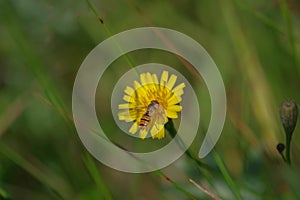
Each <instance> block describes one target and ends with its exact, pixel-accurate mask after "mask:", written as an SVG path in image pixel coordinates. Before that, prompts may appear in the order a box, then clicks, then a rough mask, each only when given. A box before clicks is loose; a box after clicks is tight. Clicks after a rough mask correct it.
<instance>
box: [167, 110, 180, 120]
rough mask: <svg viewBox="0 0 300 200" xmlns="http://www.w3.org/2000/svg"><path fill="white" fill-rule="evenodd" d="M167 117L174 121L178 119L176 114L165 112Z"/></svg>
mask: <svg viewBox="0 0 300 200" xmlns="http://www.w3.org/2000/svg"><path fill="white" fill-rule="evenodd" d="M166 114H167V117H169V118H173V119H176V118H178V114H177V112H174V111H170V110H166Z"/></svg>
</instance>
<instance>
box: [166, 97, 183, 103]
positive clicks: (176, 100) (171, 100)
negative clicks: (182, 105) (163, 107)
mask: <svg viewBox="0 0 300 200" xmlns="http://www.w3.org/2000/svg"><path fill="white" fill-rule="evenodd" d="M180 101H181V98H180V97H177V96H176V95H172V96H171V97H170V98H169V99H168V105H175V104H178V103H179V102H180Z"/></svg>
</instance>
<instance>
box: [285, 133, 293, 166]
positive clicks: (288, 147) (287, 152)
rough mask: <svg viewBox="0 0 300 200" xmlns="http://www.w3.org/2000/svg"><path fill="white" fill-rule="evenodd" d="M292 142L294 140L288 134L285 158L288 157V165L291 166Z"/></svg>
mask: <svg viewBox="0 0 300 200" xmlns="http://www.w3.org/2000/svg"><path fill="white" fill-rule="evenodd" d="M291 140H292V134H286V150H285V157H286V163H287V164H288V165H291V155H290V149H291Z"/></svg>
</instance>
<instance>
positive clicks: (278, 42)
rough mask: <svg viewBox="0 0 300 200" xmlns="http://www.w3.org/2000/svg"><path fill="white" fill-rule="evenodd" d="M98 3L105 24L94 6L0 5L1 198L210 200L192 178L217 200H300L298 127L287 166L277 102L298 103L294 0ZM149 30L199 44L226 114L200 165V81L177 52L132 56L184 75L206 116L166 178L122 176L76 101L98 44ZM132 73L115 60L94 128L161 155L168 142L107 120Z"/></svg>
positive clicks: (16, 0) (299, 13) (299, 58)
mask: <svg viewBox="0 0 300 200" xmlns="http://www.w3.org/2000/svg"><path fill="white" fill-rule="evenodd" d="M91 3H92V4H93V5H94V8H95V9H96V12H97V13H98V15H99V16H100V17H101V19H102V20H103V21H104V25H103V24H101V23H100V21H99V19H98V17H99V16H98V17H97V16H96V15H95V14H94V13H93V12H92V11H91V7H90V6H89V5H88V2H87V1H67V0H63V1H53V0H52V1H47V0H41V1H34V0H27V1H21V0H9V1H6V0H0V39H1V40H0V199H16V200H18V199H28V200H43V199H77V200H83V199H141V200H143V199H144V200H145V199H211V197H210V196H209V195H207V194H205V193H204V192H203V190H201V189H199V188H197V187H196V186H195V185H194V184H193V183H191V182H190V181H189V179H192V180H194V181H195V182H196V183H198V184H199V185H201V186H202V187H204V188H205V189H207V190H208V191H209V193H210V195H213V194H214V195H217V196H218V197H220V198H221V199H300V190H299V187H300V158H299V153H300V128H299V124H298V126H296V129H295V132H294V135H293V139H292V145H291V157H292V166H291V167H289V166H288V165H287V164H285V163H284V161H283V160H282V158H281V156H280V155H279V153H278V152H277V150H276V145H277V144H278V143H279V142H284V141H285V133H284V130H283V127H282V125H281V121H280V116H279V108H280V104H281V102H282V101H284V100H286V99H294V100H295V101H296V102H298V103H299V102H300V93H299V86H300V53H299V52H300V51H299V50H300V49H299V41H300V21H299V20H298V19H299V17H300V2H299V1H297V0H269V1H267V0H263V1H257V0H256V1H246V0H228V1H221V0H212V1H196V0H194V1H191V0H183V1H179V0H175V1H170V0H166V1H158V0H154V1H140V0H112V1H103V0H100V1H96V0H95V1H93V2H91ZM143 26H159V27H165V28H170V29H174V30H177V31H180V32H182V33H184V34H186V35H188V36H190V37H192V38H193V39H195V40H196V41H198V42H199V43H200V44H202V46H203V47H204V48H205V49H206V50H207V51H208V53H209V54H210V55H211V57H212V58H213V59H214V61H215V63H216V64H217V66H218V68H219V70H220V72H221V75H222V77H223V79H224V83H225V87H226V93H227V100H228V104H227V105H228V111H227V118H226V123H225V126H224V130H223V133H222V135H221V138H220V140H219V141H218V143H217V145H216V147H215V150H214V151H213V152H212V153H210V154H209V156H208V157H206V158H205V159H202V160H198V161H195V160H196V159H195V158H196V157H197V152H198V149H199V147H200V144H201V140H202V138H203V136H204V134H205V132H206V130H207V127H208V124H209V120H210V100H209V95H208V93H207V90H206V86H205V84H204V83H203V81H202V80H201V78H200V79H197V78H195V77H197V75H196V74H193V73H191V72H190V71H189V70H188V68H187V67H186V66H187V65H188V64H187V63H185V62H184V61H182V60H180V59H178V58H177V57H176V56H174V55H172V54H170V53H166V52H162V51H157V50H143V51H138V52H132V53H129V54H128V55H127V56H128V57H129V58H130V60H131V61H132V62H133V63H134V65H139V64H143V63H149V62H158V63H162V64H166V65H169V66H172V67H174V68H175V69H176V70H178V71H179V72H181V73H182V74H183V75H185V77H186V78H187V79H188V80H189V81H190V82H191V84H192V86H193V87H194V88H195V90H196V91H197V95H198V99H199V102H200V109H201V121H200V128H199V134H198V135H199V136H197V138H196V140H195V142H194V143H193V145H192V146H191V147H190V150H189V153H190V155H184V156H182V157H181V158H180V159H179V160H178V161H176V162H175V163H173V164H172V165H170V166H169V167H167V168H165V169H162V170H161V171H157V172H152V173H145V174H127V173H123V172H119V171H116V170H114V169H111V168H109V167H107V166H105V165H103V164H101V163H100V162H98V161H97V160H95V159H94V158H93V157H92V156H91V155H89V154H88V152H87V151H86V149H85V148H84V147H83V145H82V143H81V141H80V140H79V137H78V135H77V133H76V130H75V128H74V124H73V121H72V117H71V116H72V112H71V102H72V99H71V94H72V87H73V82H74V80H75V77H76V73H77V70H78V69H79V67H80V65H81V63H82V61H83V60H84V58H85V57H86V55H87V54H88V53H89V52H90V51H91V50H92V49H93V48H94V47H95V46H96V45H98V44H99V43H100V42H101V41H103V40H105V39H106V38H108V37H110V36H111V35H113V34H116V33H119V32H121V31H125V30H128V29H131V28H136V27H143ZM129 69H131V67H130V65H129V63H128V62H126V59H123V58H120V59H118V60H116V61H115V62H114V63H113V64H112V66H111V67H110V68H109V69H108V70H107V71H106V72H105V74H104V76H103V78H102V79H101V80H100V82H99V87H98V91H97V97H96V100H95V102H96V109H97V112H98V114H99V115H98V117H99V122H100V124H101V125H103V126H104V129H105V131H106V133H107V135H108V136H109V137H110V139H111V140H113V141H115V142H118V143H119V144H121V145H123V146H126V148H129V149H131V150H136V151H146V150H149V149H157V148H159V147H161V146H163V145H165V144H166V143H167V142H168V141H169V140H170V136H167V137H166V138H165V139H164V140H161V141H158V140H151V139H148V140H145V141H144V142H143V143H141V141H137V139H135V138H131V139H129V138H128V136H127V135H125V134H121V133H120V130H119V129H118V128H117V127H116V126H115V122H114V120H113V118H112V115H111V110H110V95H111V92H112V89H113V86H114V84H115V83H116V81H117V80H118V78H120V77H121V76H122V74H124V73H125V72H126V71H128V70H129ZM145 147H147V148H145ZM99 148H101V147H99ZM190 157H192V158H193V159H191V158H190ZM216 198H217V197H215V199H216Z"/></svg>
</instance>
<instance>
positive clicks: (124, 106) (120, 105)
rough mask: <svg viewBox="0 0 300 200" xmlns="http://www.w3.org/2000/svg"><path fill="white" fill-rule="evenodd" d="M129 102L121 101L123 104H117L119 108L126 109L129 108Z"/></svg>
mask: <svg viewBox="0 0 300 200" xmlns="http://www.w3.org/2000/svg"><path fill="white" fill-rule="evenodd" d="M129 105H130V104H129V103H123V104H119V105H118V108H119V109H128V108H129Z"/></svg>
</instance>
